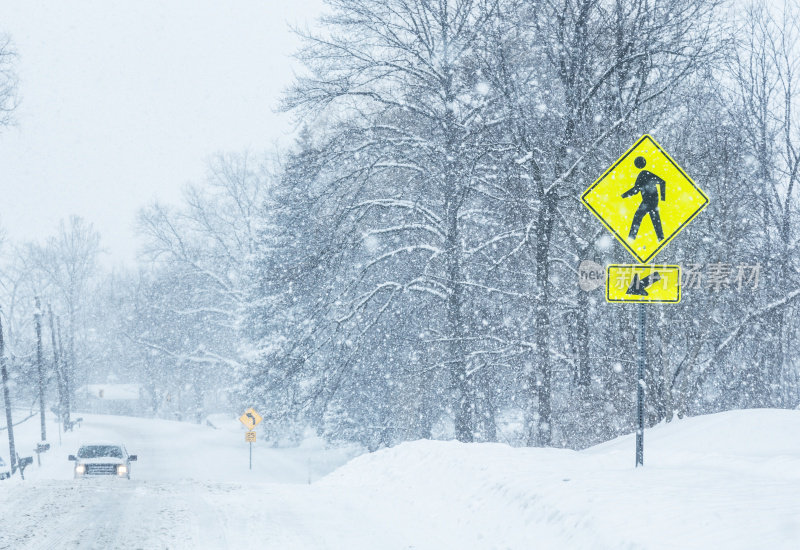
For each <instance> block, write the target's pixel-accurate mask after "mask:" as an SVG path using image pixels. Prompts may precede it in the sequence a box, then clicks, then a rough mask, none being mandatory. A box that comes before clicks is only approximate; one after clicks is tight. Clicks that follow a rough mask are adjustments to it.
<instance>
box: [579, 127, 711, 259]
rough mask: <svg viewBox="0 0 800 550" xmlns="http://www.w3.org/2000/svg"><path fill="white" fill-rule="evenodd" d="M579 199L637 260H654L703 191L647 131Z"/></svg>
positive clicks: (701, 202)
mask: <svg viewBox="0 0 800 550" xmlns="http://www.w3.org/2000/svg"><path fill="white" fill-rule="evenodd" d="M581 200H582V201H583V204H585V205H586V207H587V208H588V209H589V210H591V212H592V214H594V215H595V216H597V218H598V219H599V220H600V221H601V222H602V223H603V225H604V226H606V228H607V229H608V230H609V231H611V233H613V234H614V236H615V237H616V238H617V240H619V242H620V243H622V246H624V247H625V249H626V250H628V252H630V253H631V254H633V256H634V258H636V259H637V260H638V261H639V262H640V263H647V262H649V261H650V260H651V259H653V258H654V257H655V256H656V254H658V253H659V252H660V251H661V250H662V249H663V248H664V247H665V246H666V245H667V244H668V243H669V242H670V241H671V240H672V239H674V238H675V236H676V235H677V234H678V233H680V232H681V230H682V229H683V228H684V227H686V226H687V225H688V224H689V222H691V221H692V220H693V219H694V218H695V216H697V214H699V213H700V211H701V210H703V208H705V207H706V205H707V204H708V197H707V196H706V194H705V193H703V191H702V190H701V189H700V188H699V187H697V185H695V183H694V182H693V181H692V178H690V177H689V176H688V175H687V174H686V172H684V171H683V169H682V168H681V167H680V166H678V163H676V162H675V161H674V160H672V157H670V156H669V155H668V154H667V152H666V151H664V149H663V148H662V147H661V145H659V144H658V143H657V142H656V140H654V139H653V138H652V137H650V136H648V135H644V136H642V137H641V138H640V139H639V140H638V141H637V142H636V143H634V144H633V146H632V147H631V148H630V149H628V150H627V151H626V152H625V154H624V155H622V156H621V157H620V158H619V159H618V160H617V162H615V163H614V164H613V165H612V166H611V167H610V168H609V169H608V170H606V171H605V173H603V175H602V176H600V177H599V178H598V179H597V181H595V182H594V183H593V184H592V185H591V187H589V189H587V190H586V191H585V192H584V193H583V195H581Z"/></svg>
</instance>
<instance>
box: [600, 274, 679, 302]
mask: <svg viewBox="0 0 800 550" xmlns="http://www.w3.org/2000/svg"><path fill="white" fill-rule="evenodd" d="M606 274H607V277H606V301H608V302H645V303H650V304H677V303H678V302H680V301H681V268H680V266H677V265H610V266H608V268H607V269H606Z"/></svg>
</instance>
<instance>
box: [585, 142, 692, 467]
mask: <svg viewBox="0 0 800 550" xmlns="http://www.w3.org/2000/svg"><path fill="white" fill-rule="evenodd" d="M581 201H582V202H583V204H584V205H585V206H586V208H588V209H589V211H591V212H592V214H594V215H595V216H596V217H597V219H599V220H600V222H601V223H602V224H603V225H604V226H605V227H606V229H608V230H609V231H610V232H611V233H612V234H613V235H614V236H615V237H616V238H617V240H618V241H619V242H620V244H622V246H623V247H624V248H625V250H627V251H628V252H630V253H631V254H632V255H633V257H634V258H636V260H637V262H638V265H636V264H634V265H610V266H608V272H607V277H606V301H607V302H611V303H614V302H616V303H625V302H638V303H639V334H638V339H637V340H638V344H639V352H638V361H637V369H636V467H637V468H638V467H639V466H644V398H645V389H646V386H645V376H644V375H645V369H646V368H647V333H646V329H647V312H646V311H645V307H646V306H647V304H658V303H661V304H670V303H671V304H677V303H678V302H680V301H681V269H680V266H670V265H646V264H647V262H651V261H652V260H653V258H655V257H656V255H657V254H658V253H659V252H661V250H663V249H664V247H665V246H667V244H669V242H670V241H671V240H672V239H674V238H675V237H676V236H677V235H678V233H680V232H681V231H682V230H683V229H684V228H685V227H686V226H687V225H688V224H689V223H690V222H691V221H692V220H693V219H694V218H695V217H696V216H697V215H698V214H699V213H700V212H701V211H702V210H703V209H704V208H705V207H706V206H707V205H708V196H707V195H706V194H705V193H703V191H702V190H701V189H700V188H699V187H697V185H696V184H695V183H694V181H692V178H690V177H689V176H688V175H687V174H686V172H685V171H684V170H683V168H681V167H680V166H679V165H678V163H677V162H675V161H674V160H673V159H672V157H670V156H669V155H668V154H667V152H666V151H665V150H664V148H663V147H661V145H659V144H658V142H656V140H654V139H653V138H652V137H650V136H648V135H644V136H642V137H641V138H639V140H638V141H637V142H636V143H634V144H633V146H632V147H631V148H630V149H628V150H627V151H626V152H625V154H624V155H622V156H621V157H620V158H619V159H617V161H616V162H615V163H614V164H613V165H612V166H611V167H610V168H608V169H607V170H606V171H605V172H604V173H603V175H602V176H600V177H599V178H597V180H596V181H595V182H594V183H593V184H592V185H591V186H590V187H589V188H588V189H587V190H586V191H584V193H583V194H582V195H581Z"/></svg>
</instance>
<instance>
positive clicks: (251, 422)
mask: <svg viewBox="0 0 800 550" xmlns="http://www.w3.org/2000/svg"><path fill="white" fill-rule="evenodd" d="M261 420H262V418H261V415H260V414H258V413H257V412H256V410H255V409H254V408H253V407H250V408H249V409H247V410H246V411H245V412H244V414H243V415H242V416H240V417H239V422H241V423H242V424H244V426H245V428H247V429H248V430H252V429H253V428H255V427H256V426H258V424H259V423H260V422H261Z"/></svg>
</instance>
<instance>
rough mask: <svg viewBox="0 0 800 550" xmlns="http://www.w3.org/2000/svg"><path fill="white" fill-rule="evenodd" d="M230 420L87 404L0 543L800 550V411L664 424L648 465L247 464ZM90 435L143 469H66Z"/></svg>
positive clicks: (611, 459) (456, 457) (418, 453)
mask: <svg viewBox="0 0 800 550" xmlns="http://www.w3.org/2000/svg"><path fill="white" fill-rule="evenodd" d="M218 424H220V426H218V427H220V429H213V428H211V427H208V426H197V425H192V424H186V423H178V422H168V421H161V420H146V419H134V418H125V417H111V416H87V417H86V420H85V422H84V425H83V426H82V427H81V428H80V430H79V431H77V432H76V433H74V434H69V435H66V436H64V441H63V444H62V445H61V446H58V444H57V443H55V444H54V448H53V449H52V450H51V451H50V452H49V453H47V454H46V455H44V456H43V466H42V467H41V468H39V467H37V466H36V465H35V464H34V465H33V466H31V467H30V468H29V469H28V476H27V478H28V479H26V480H25V481H22V480H20V479H19V478H18V477H17V478H14V479H12V480H10V481H6V482H2V483H0V548H3V549H4V548H9V549H15V550H16V549H45V548H46V549H51V548H52V549H61V548H97V549H113V548H125V549H135V548H142V549H150V548H170V549H178V548H192V549H198V548H199V549H202V548H212V549H216V548H223V549H224V548H236V549H238V548H270V549H271V548H275V549H280V550H294V549H298V550H301V549H314V550H317V549H343V550H366V549H369V550H373V549H381V550H383V549H387V550H393V549H398V550H399V549H411V548H413V549H417V550H419V549H430V550H447V549H450V548H453V549H459V550H464V549H520V550H528V549H530V548H545V549H546V548H559V549H561V548H726V549H733V548H742V549H748V548H771V549H780V548H787V549H789V548H798V547H800V544H798V543H800V437H798V436H797V434H798V433H800V411H771V410H759V411H732V412H729V413H722V414H718V415H711V416H708V417H699V418H693V419H686V420H683V421H680V422H674V423H672V424H670V425H662V426H658V427H656V428H654V429H652V430H649V431H648V434H647V436H646V438H645V441H646V446H645V450H646V455H645V460H646V468H644V469H641V470H634V469H633V468H632V462H633V460H632V459H633V456H632V454H633V443H632V441H631V439H630V437H628V438H621V439H619V440H616V441H612V442H609V443H606V444H604V445H601V446H598V447H595V448H593V449H589V450H587V451H583V452H580V453H576V452H573V451H567V450H560V449H514V448H510V447H508V446H505V445H498V444H480V445H463V444H459V443H455V442H431V441H420V442H412V443H406V444H403V445H400V446H398V447H395V448H393V449H388V450H384V451H380V452H377V453H373V454H368V455H363V456H360V457H358V458H355V459H354V460H351V461H350V462H348V460H349V459H350V458H352V456H353V455H354V454H355V453H357V449H352V448H350V449H337V450H332V449H325V447H324V445H322V444H321V442H319V441H314V440H310V441H308V442H306V443H304V444H303V445H301V446H300V447H299V448H289V449H273V448H271V447H269V446H267V445H265V444H263V443H261V442H259V443H257V444H256V446H255V448H254V450H255V452H254V469H253V471H250V470H248V468H247V460H248V455H247V445H246V444H245V443H244V442H243V441H242V439H243V437H242V430H241V429H240V428H239V427H238V426H237V425H236V423H235V422H233V421H231V422H230V423H226V422H225V421H222V422H219V423H218ZM37 426H38V423H37V422H35V419H34V420H32V421H31V422H30V423H26V424H25V425H23V426H22V427H20V429H19V436H18V437H19V440H20V441H21V442H22V443H21V445H22V446H23V448H25V446H26V445H27V446H28V447H30V446H32V445H33V442H35V440H36V427H37ZM50 439H51V441H53V440H54V439H55V438H54V437H51V438H50ZM91 439H105V440H108V439H114V440H118V441H122V442H124V443H125V444H126V446H127V447H128V449H129V451H130V452H132V453H136V454H138V455H139V457H140V458H139V461H138V462H137V463H135V464H134V468H133V469H132V477H133V478H132V479H131V480H130V481H128V480H124V479H83V480H77V481H76V480H73V479H71V463H69V462H68V461H67V459H66V457H67V455H68V454H69V453H72V452H74V450H75V446H76V445H77V444H78V440H86V441H88V440H91ZM28 440H30V444H28ZM55 441H57V439H55ZM346 462H348V463H347V464H346V465H344V466H342V467H339V466H340V465H342V464H345V463H346ZM337 467H339V468H338V469H336V468H337ZM334 469H336V471H333V470H334ZM332 471H333V472H332ZM330 472H332V473H330ZM326 474H327V475H326ZM309 477H311V479H312V480H313V483H312V484H309V483H308V479H309Z"/></svg>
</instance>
